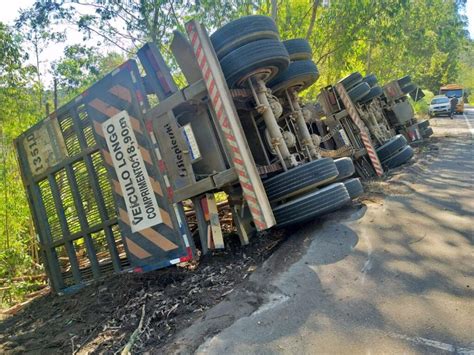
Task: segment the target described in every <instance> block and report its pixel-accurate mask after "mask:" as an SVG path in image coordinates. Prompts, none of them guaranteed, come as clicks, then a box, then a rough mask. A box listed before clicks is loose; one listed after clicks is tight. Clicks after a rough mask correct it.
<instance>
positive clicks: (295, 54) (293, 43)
mask: <svg viewBox="0 0 474 355" xmlns="http://www.w3.org/2000/svg"><path fill="white" fill-rule="evenodd" d="M283 45H284V46H285V48H286V50H287V51H288V54H289V55H290V60H291V61H296V60H311V58H312V57H313V51H312V50H311V46H310V45H309V42H308V40H306V39H304V38H295V39H288V40H286V41H283Z"/></svg>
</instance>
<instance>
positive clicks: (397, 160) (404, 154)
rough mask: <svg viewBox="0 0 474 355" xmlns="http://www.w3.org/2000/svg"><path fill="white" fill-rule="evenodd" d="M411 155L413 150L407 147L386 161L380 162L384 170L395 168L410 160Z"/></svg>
mask: <svg viewBox="0 0 474 355" xmlns="http://www.w3.org/2000/svg"><path fill="white" fill-rule="evenodd" d="M413 154H414V151H413V148H412V147H410V146H409V145H407V146H406V147H404V148H402V149H401V150H400V151H399V152H397V153H396V154H394V155H392V156H391V157H390V158H388V159H387V160H385V161H382V165H383V167H384V168H385V169H393V168H396V167H397V166H400V165H402V164H403V163H406V162H407V161H408V160H410V159H411V157H412V156H413Z"/></svg>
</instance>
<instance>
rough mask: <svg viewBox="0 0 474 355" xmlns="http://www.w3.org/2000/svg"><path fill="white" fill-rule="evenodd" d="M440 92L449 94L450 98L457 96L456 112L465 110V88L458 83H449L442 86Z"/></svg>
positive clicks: (445, 94)
mask: <svg viewBox="0 0 474 355" xmlns="http://www.w3.org/2000/svg"><path fill="white" fill-rule="evenodd" d="M439 94H440V95H444V96H447V97H448V98H450V99H451V98H453V97H455V98H457V99H458V104H457V105H456V112H457V113H463V112H464V88H463V87H462V86H461V85H458V84H447V85H445V86H442V87H441V88H440V89H439Z"/></svg>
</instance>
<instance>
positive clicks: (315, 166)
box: [263, 158, 338, 201]
mask: <svg viewBox="0 0 474 355" xmlns="http://www.w3.org/2000/svg"><path fill="white" fill-rule="evenodd" d="M337 175H338V171H337V168H336V164H335V163H334V160H332V159H331V158H322V159H317V160H313V161H311V162H309V163H306V164H303V165H300V166H298V167H296V168H293V169H291V170H288V171H285V172H284V173H280V174H278V175H276V176H273V177H271V178H269V179H266V180H264V181H263V186H264V187H265V191H266V192H267V197H268V199H269V200H270V201H278V200H282V199H284V198H288V197H291V196H294V195H297V194H301V193H303V192H305V191H309V190H311V189H314V188H316V187H318V186H321V185H324V184H327V183H328V182H331V181H333V180H334V179H336V178H337Z"/></svg>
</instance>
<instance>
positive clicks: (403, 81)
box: [397, 75, 411, 88]
mask: <svg viewBox="0 0 474 355" xmlns="http://www.w3.org/2000/svg"><path fill="white" fill-rule="evenodd" d="M397 82H398V86H400V88H402V87H404V86H406V85H408V84H410V83H411V76H410V75H405V76H404V77H403V78H400V79H398V80H397Z"/></svg>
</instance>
